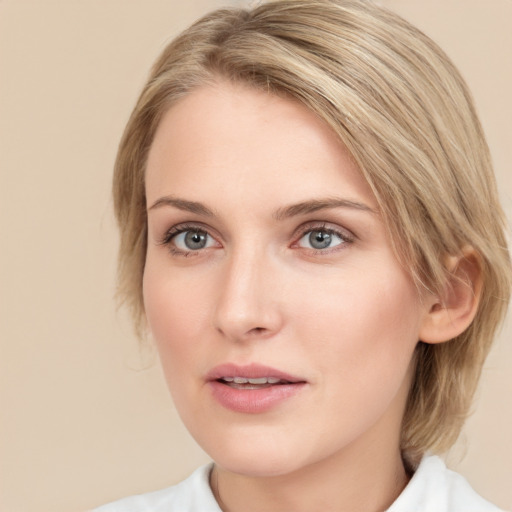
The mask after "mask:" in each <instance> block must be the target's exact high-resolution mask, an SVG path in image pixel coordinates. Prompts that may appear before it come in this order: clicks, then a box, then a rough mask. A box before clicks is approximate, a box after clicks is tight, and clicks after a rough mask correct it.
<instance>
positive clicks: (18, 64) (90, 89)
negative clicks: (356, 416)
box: [0, 0, 512, 512]
mask: <svg viewBox="0 0 512 512" xmlns="http://www.w3.org/2000/svg"><path fill="white" fill-rule="evenodd" d="M246 3H249V2H243V1H239V2H235V1H234V0H232V1H231V2H229V1H226V0H225V1H217V0H187V1H185V0H145V1H142V0H137V1H136V0H131V1H130V0H87V1H85V0H82V1H79V0H0V172H1V183H0V222H1V225H0V227H1V233H0V236H1V252H0V289H1V303H0V316H1V332H0V335H1V347H0V350H1V353H0V370H1V373H0V379H1V380H0V401H1V403H0V411H1V420H0V465H1V474H0V486H1V488H0V509H1V510H2V511H6V512H36V511H37V512H45V511H51V512H64V511H66V512H69V511H78V510H85V509H88V508H91V507H93V506H96V505H99V504H101V503H104V502H107V501H111V500H113V499H116V498H119V497H122V496H125V495H127V494H133V493H139V492H144V491H150V490H153V489H157V488H160V487H164V486H167V485H171V484H173V483H175V482H177V481H178V480H180V479H182V478H184V477H185V476H187V475H188V474H189V473H190V472H191V471H192V470H193V469H194V468H195V467H197V466H198V465H199V464H201V463H203V462H205V461H207V460H208V459H207V457H206V456H205V455H204V454H203V453H202V451H201V450H200V449H199V448H198V447H197V446H196V445H195V444H194V442H193V441H192V439H191V438H190V437H189V435H188V434H187V432H186V431H185V429H184V427H182V426H181V424H180V421H179V419H178V417H177V414H176V412H175V410H174V408H173V406H172V404H171V401H170V399H169V397H168V392H167V389H166V387H165V384H164V381H163V378H162V375H161V371H160V368H159V365H158V361H157V359H156V357H155V356H154V354H153V353H152V351H151V349H150V348H148V347H141V346H139V344H138V342H137V341H136V340H135V338H134V336H133V334H132V331H131V326H130V323H129V320H128V318H127V317H126V314H125V313H123V312H122V311H120V312H117V311H116V308H115V304H114V301H113V293H114V288H115V282H114V275H115V260H116V246H117V234H116V231H115V226H114V224H113V221H112V211H111V210H112V207H111V200H110V182H111V169H112V164H113V160H114V156H115V152H116V146H117V143H118V140H119V137H120V135H121V132H122V129H123V126H124V124H125V122H126V120H127V118H128V115H129V113H130V111H131V108H132V107H133V104H134V101H135V99H136V97H137V95H138V92H139V91H140V88H141V87H142V85H143V83H144V80H145V77H146V74H147V71H148V69H149V67H150V65H151V63H152V62H153V60H154V59H155V58H156V56H157V54H158V53H159V51H160V50H161V49H162V48H163V47H164V44H165V42H166V41H168V40H169V39H170V38H171V37H172V36H173V35H175V34H176V33H177V32H178V31H180V30H181V29H183V28H185V27H186V26H187V25H188V24H189V23H190V22H192V21H193V20H194V19H196V18H197V17H198V16H200V15H201V14H204V13H205V12H207V11H208V10H211V9H213V8H215V7H218V6H220V5H229V4H240V5H243V4H246ZM379 3H380V4H383V5H386V6H389V7H390V8H392V9H394V10H396V11H397V12H398V13H401V14H402V15H403V16H404V17H405V18H407V19H409V20H411V21H412V22H413V23H415V24H416V25H418V26H419V27H420V28H422V29H423V30H424V31H425V32H426V33H427V34H429V35H430V36H431V37H433V39H434V40H436V41H437V42H438V43H440V45H441V46H442V47H443V48H444V49H445V50H446V51H447V53H448V54H449V55H450V56H451V57H452V59H453V60H454V61H455V63H456V64H457V65H458V66H459V68H460V69H461V71H462V73H463V75H464V76H465V77H466V79H467V81H468V82H469V85H470V87H471V89H472V91H473V94H474V97H475V100H476V104H477V107H478V110H479V112H480V115H481V119H482V122H483V125H484V128H485V130H486V133H487V136H488V141H489V144H490V147H491V151H492V153H493V157H494V162H495V167H496V173H497V177H498V181H499V187H500V193H501V196H502V200H503V204H504V206H505V210H506V211H507V214H508V215H509V218H511V217H512V215H511V214H512V201H511V196H512V174H511V172H510V166H511V162H512V128H511V127H512V98H511V93H510V91H511V89H512V87H511V85H512V30H511V29H510V24H511V22H512V1H511V0H489V1H485V2H484V1H483V0H430V1H428V2H426V1H424V0H381V1H380V2H379ZM510 336H511V327H510V323H509V324H508V325H507V324H506V325H505V327H504V329H503V331H502V333H501V336H500V338H499V339H498V341H497V343H496V346H495V348H494V350H493V352H492V354H491V356H490V358H489V359H488V361H487V363H486V366H485V370H484V374H483V380H482V384H481V387H480V390H479V393H478V399H477V402H476V404H475V410H476V413H475V414H474V415H473V416H472V417H471V419H470V421H469V422H468V424H467V428H466V429H465V431H464V434H463V436H462V437H461V439H460V441H459V442H458V444H457V446H456V447H455V449H454V450H452V452H451V453H450V454H449V457H448V460H449V463H450V465H451V466H452V467H454V468H455V469H457V470H459V471H460V472H462V473H463V474H464V475H465V476H466V477H467V478H468V479H469V481H470V482H471V484H472V485H473V486H474V487H475V488H476V489H477V490H478V491H479V492H480V493H482V494H483V495H484V496H486V497H487V498H488V499H490V500H493V501H495V502H496V503H497V504H498V505H500V506H501V507H503V508H512V486H511V485H510V478H511V475H512V442H511V432H512V406H511V398H510V397H511V391H512V372H511V371H510V370H511V369H512V346H511V343H510Z"/></svg>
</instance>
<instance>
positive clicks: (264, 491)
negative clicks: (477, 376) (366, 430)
mask: <svg viewBox="0 0 512 512" xmlns="http://www.w3.org/2000/svg"><path fill="white" fill-rule="evenodd" d="M350 452H353V453H350ZM370 452H373V451H372V450H370V451H368V452H366V456H365V455H364V454H363V455H361V451H360V450H357V449H354V450H350V449H348V450H344V453H340V454H336V455H334V456H331V457H330V458H329V459H328V460H326V459H324V460H322V461H321V462H318V463H315V464H311V465H309V466H306V467H302V468H300V469H299V470H297V471H293V472H291V473H287V474H286V475H278V476H271V477H251V476H246V475H239V474H235V473H230V472H229V471H227V470H224V469H222V468H219V467H217V466H215V468H214V471H213V472H212V477H211V486H212V489H213V492H214V495H215V498H216V499H217V502H218V503H219V505H220V507H221V509H222V510H223V512H241V511H243V512H261V511H263V510H264V511H265V512H274V511H275V512H277V511H279V512H282V511H283V510H293V511H294V512H312V511H316V510H321V511H323V512H353V511H354V510H357V511H361V512H382V511H384V510H386V509H387V508H388V507H389V506H390V505H391V504H392V503H393V501H395V499H396V498H397V497H398V495H399V494H400V493H401V492H402V490H403V489H404V487H405V486H406V484H407V482H408V476H407V474H406V471H405V469H404V465H403V462H402V459H401V456H400V451H399V449H398V446H397V447H396V449H395V450H393V452H392V453H391V450H387V449H384V450H382V454H381V455H380V456H378V455H377V456H376V454H375V453H370ZM384 452H388V453H384Z"/></svg>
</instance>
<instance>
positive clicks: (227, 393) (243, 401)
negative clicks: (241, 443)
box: [206, 364, 307, 414]
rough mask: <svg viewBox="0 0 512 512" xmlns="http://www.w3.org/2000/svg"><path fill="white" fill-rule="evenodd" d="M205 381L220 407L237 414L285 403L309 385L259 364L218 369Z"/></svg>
mask: <svg viewBox="0 0 512 512" xmlns="http://www.w3.org/2000/svg"><path fill="white" fill-rule="evenodd" d="M206 380H207V382H208V384H209V386H210V389H211V391H212V395H213V398H214V399H215V400H216V401H217V402H219V403H220V405H222V406H223V407H225V408H227V409H230V410H232V411H235V412H243V413H253V414H254V413H262V412H266V411H268V410H270V409H273V408H275V407H277V406H278V405H279V404H281V403H283V402H286V401H287V400H288V399H291V398H292V397H293V396H294V395H295V394H297V393H298V392H299V391H300V390H301V389H303V388H304V387H305V385H306V383H307V382H306V380H304V379H302V378H300V377H297V376H294V375H290V374H288V373H285V372H282V371H280V370H276V369H275V368H270V367H268V366H263V365H259V364H251V365H246V366H238V365H235V364H223V365H220V366H216V367H215V368H213V369H212V370H211V371H210V372H209V373H208V375H207V378H206Z"/></svg>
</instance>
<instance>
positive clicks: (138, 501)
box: [92, 464, 220, 512]
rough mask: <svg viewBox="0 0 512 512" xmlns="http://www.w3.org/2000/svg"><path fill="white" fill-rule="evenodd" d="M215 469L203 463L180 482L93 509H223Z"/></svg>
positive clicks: (131, 511) (178, 511) (167, 511)
mask: <svg viewBox="0 0 512 512" xmlns="http://www.w3.org/2000/svg"><path fill="white" fill-rule="evenodd" d="M211 468H212V465H211V464H209V465H206V466H202V467H200V468H199V469H197V470H196V471H195V472H194V473H192V475H190V476H189V477H188V478H187V479H186V480H183V482H180V483H179V484H177V485H174V486H172V487H167V488H166V489H162V490H160V491H155V492H150V493H146V494H139V495H137V496H130V497H128V498H124V499H121V500H119V501H114V502H113V503H109V504H107V505H103V506H101V507H99V508H96V509H94V510H93V511H92V512H183V511H184V510H186V511H187V512H220V508H219V506H218V505H217V502H216V501H215V498H214V496H213V493H212V491H211V489H210V484H209V476H210V471H211Z"/></svg>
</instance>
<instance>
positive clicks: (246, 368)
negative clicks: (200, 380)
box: [206, 363, 305, 383]
mask: <svg viewBox="0 0 512 512" xmlns="http://www.w3.org/2000/svg"><path fill="white" fill-rule="evenodd" d="M223 377H244V378H246V379H258V378H262V377H272V378H275V379H279V380H281V381H286V382H291V383H297V382H305V379H303V378H300V377H297V376H295V375H291V374H289V373H286V372H283V371H281V370H276V369H275V368H271V367H270V366H265V365H261V364H257V363H252V364H249V365H237V364H234V363H225V364H220V365H219V366H215V368H212V369H211V370H210V371H209V372H208V373H207V375H206V380H208V381H214V380H219V379H222V378H223Z"/></svg>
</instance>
